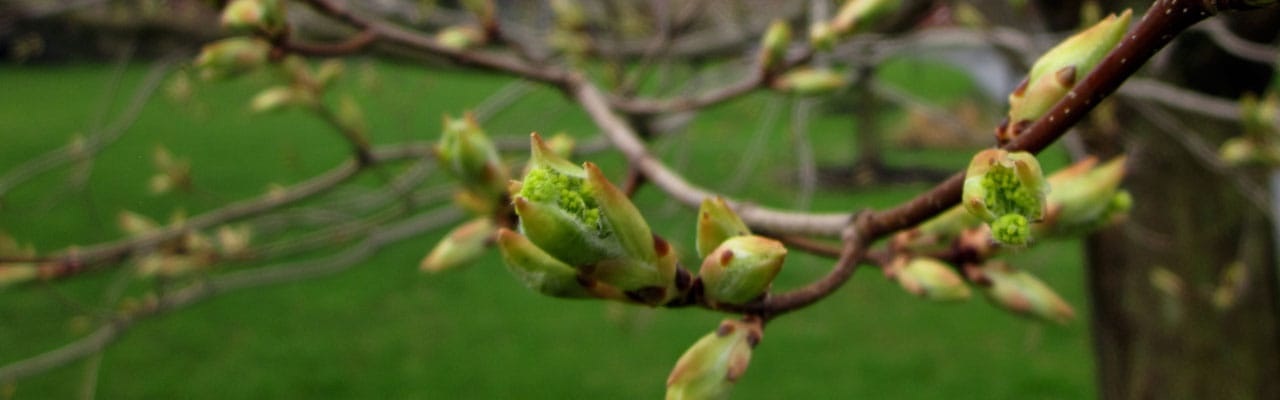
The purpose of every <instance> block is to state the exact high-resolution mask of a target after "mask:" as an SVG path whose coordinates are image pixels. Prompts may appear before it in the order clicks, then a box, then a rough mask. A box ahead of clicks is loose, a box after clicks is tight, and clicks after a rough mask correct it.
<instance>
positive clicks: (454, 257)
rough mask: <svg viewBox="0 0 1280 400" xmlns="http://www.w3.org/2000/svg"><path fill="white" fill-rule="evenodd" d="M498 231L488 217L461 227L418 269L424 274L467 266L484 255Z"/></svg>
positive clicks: (451, 232)
mask: <svg viewBox="0 0 1280 400" xmlns="http://www.w3.org/2000/svg"><path fill="white" fill-rule="evenodd" d="M496 231H497V227H496V226H494V224H493V220H492V219H489V218H487V217H481V218H476V219H473V220H471V221H470V222H467V223H465V224H462V225H459V226H458V227H457V228H454V229H453V230H452V231H449V234H448V235H445V237H444V239H441V240H440V243H437V244H436V247H435V248H433V249H431V253H428V254H427V257H426V258H423V259H422V263H421V264H419V265H418V268H419V269H420V270H422V271H423V272H430V273H437V272H441V271H444V270H447V269H450V268H453V267H457V266H460V265H463V264H467V263H469V262H471V261H473V260H475V259H476V258H478V257H480V255H482V254H484V250H485V248H487V247H488V244H489V240H490V239H491V238H493V234H494V232H496Z"/></svg>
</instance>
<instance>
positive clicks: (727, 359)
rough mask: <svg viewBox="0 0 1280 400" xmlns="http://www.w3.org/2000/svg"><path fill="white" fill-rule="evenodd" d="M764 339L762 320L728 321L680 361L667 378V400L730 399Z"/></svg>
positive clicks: (696, 344) (687, 351) (695, 345)
mask: <svg viewBox="0 0 1280 400" xmlns="http://www.w3.org/2000/svg"><path fill="white" fill-rule="evenodd" d="M763 336H764V332H763V328H762V327H761V324H760V321H759V320H758V319H751V320H748V321H737V320H724V321H723V322H721V323H720V327H719V328H717V329H716V331H715V332H711V333H709V334H707V335H706V336H703V337H702V338H701V339H698V341H697V342H696V343H694V344H693V346H692V347H690V348H689V349H688V350H686V351H685V352H684V355H681V356H680V360H678V361H676V366H675V368H674V369H672V370H671V375H670V376H668V377H667V396H666V398H667V400H723V399H728V398H729V394H730V393H731V392H732V390H733V385H734V383H736V382H738V379H739V378H741V377H742V374H743V373H745V372H746V371H747V366H749V365H750V363H751V351H752V349H753V348H754V347H755V346H756V345H757V344H759V343H760V339H761V338H763Z"/></svg>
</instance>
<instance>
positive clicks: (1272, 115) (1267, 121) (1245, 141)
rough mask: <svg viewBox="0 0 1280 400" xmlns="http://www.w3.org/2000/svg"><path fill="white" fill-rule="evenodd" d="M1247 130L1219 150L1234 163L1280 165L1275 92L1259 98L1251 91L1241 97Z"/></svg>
mask: <svg viewBox="0 0 1280 400" xmlns="http://www.w3.org/2000/svg"><path fill="white" fill-rule="evenodd" d="M1240 125H1241V127H1242V128H1244V134H1243V135H1241V136H1239V137H1235V138H1231V139H1228V140H1227V141H1226V142H1223V143H1222V147H1221V148H1220V149H1219V150H1218V154H1219V156H1220V157H1222V159H1223V161H1226V162H1227V163H1229V164H1231V165H1258V166H1277V165H1280V98H1277V96H1276V93H1275V92H1272V93H1271V94H1270V95H1268V96H1267V97H1266V99H1265V100H1262V101H1259V100H1258V98H1257V97H1256V96H1254V95H1252V94H1248V95H1245V96H1244V97H1243V98H1241V99H1240Z"/></svg>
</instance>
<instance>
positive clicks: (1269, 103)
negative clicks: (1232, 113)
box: [1240, 92, 1280, 141]
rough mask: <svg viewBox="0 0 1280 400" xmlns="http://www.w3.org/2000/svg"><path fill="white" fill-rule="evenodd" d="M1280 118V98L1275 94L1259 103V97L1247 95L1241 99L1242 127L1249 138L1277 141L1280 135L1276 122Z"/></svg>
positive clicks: (1272, 93)
mask: <svg viewBox="0 0 1280 400" xmlns="http://www.w3.org/2000/svg"><path fill="white" fill-rule="evenodd" d="M1278 118H1280V97H1277V96H1276V93H1275V92H1271V93H1270V94H1268V95H1267V97H1266V99H1264V100H1262V101H1259V100H1258V96H1255V95H1254V94H1253V93H1247V94H1245V95H1244V97H1241V98H1240V125H1241V126H1242V127H1243V128H1244V134H1245V136H1247V137H1253V138H1257V139H1260V140H1272V141H1274V140H1276V139H1278V138H1277V137H1276V136H1277V135H1280V128H1277V126H1276V121H1277V120H1278Z"/></svg>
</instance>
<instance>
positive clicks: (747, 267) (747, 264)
mask: <svg viewBox="0 0 1280 400" xmlns="http://www.w3.org/2000/svg"><path fill="white" fill-rule="evenodd" d="M786 256H787V248H786V247H785V246H783V245H782V243H780V242H778V241H776V240H773V239H769V238H765V237H760V236H734V237H731V238H729V239H728V240H725V241H724V243H722V244H721V245H720V247H718V248H716V249H715V251H713V252H711V254H710V255H708V256H707V257H706V258H705V259H704V260H703V261H702V268H701V269H699V270H698V277H699V278H700V279H702V285H703V293H704V294H705V295H706V297H707V299H709V300H711V301H712V302H715V303H724V304H744V303H747V302H749V301H751V300H754V299H756V298H758V297H760V295H763V294H764V293H765V292H766V291H768V290H769V284H770V283H772V282H773V278H774V277H775V276H778V271H779V270H781V269H782V262H783V261H784V259H785V258H786Z"/></svg>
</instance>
